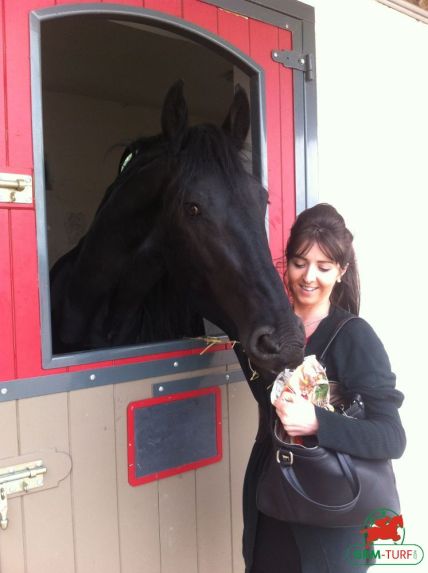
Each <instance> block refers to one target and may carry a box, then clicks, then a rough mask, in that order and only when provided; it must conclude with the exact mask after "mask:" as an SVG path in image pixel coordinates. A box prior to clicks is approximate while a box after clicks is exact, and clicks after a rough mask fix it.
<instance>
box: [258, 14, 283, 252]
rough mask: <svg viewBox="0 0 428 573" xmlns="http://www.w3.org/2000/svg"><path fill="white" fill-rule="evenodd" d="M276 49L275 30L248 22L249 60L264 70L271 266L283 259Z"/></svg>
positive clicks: (271, 27) (276, 31) (279, 122)
mask: <svg viewBox="0 0 428 573" xmlns="http://www.w3.org/2000/svg"><path fill="white" fill-rule="evenodd" d="M275 49H278V30H277V29H276V28H274V27H273V26H269V25H267V24H263V23H262V22H256V21H255V20H250V50H251V56H252V57H253V58H254V59H255V60H256V61H257V62H258V63H259V64H260V65H261V66H262V67H263V68H264V70H265V82H266V86H265V87H266V114H267V115H266V131H267V155H268V190H269V201H270V205H269V231H270V235H269V244H270V248H271V251H272V256H273V259H274V262H275V263H276V262H277V261H282V258H283V256H284V249H283V239H282V229H283V218H284V213H283V206H282V189H281V168H280V166H281V146H282V140H281V113H280V108H279V104H280V100H279V68H280V66H278V64H277V63H276V62H274V61H273V60H272V56H271V52H272V50H275Z"/></svg>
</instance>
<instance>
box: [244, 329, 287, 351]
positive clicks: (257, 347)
mask: <svg viewBox="0 0 428 573" xmlns="http://www.w3.org/2000/svg"><path fill="white" fill-rule="evenodd" d="M249 350H250V353H251V354H253V355H254V356H256V357H260V358H262V357H263V356H266V355H267V354H278V353H279V352H280V350H281V345H280V344H279V343H278V342H277V341H276V340H275V338H274V337H273V331H272V329H270V328H258V329H257V330H256V331H255V332H254V333H253V335H252V337H251V339H250V344H249Z"/></svg>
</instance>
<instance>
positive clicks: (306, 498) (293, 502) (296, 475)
mask: <svg viewBox="0 0 428 573" xmlns="http://www.w3.org/2000/svg"><path fill="white" fill-rule="evenodd" d="M351 318H353V317H351ZM351 318H347V319H345V320H343V321H342V322H341V323H340V324H339V325H338V327H337V329H336V331H335V332H334V334H333V336H332V338H331V339H330V341H329V343H328V344H327V346H326V348H325V350H324V352H323V353H322V355H321V357H320V361H321V360H322V359H323V357H324V356H325V353H326V351H327V349H328V348H329V346H330V344H331V343H332V341H333V340H334V338H335V337H336V336H337V334H338V333H339V331H340V330H341V328H342V327H343V326H344V325H345V324H346V322H348V321H349V320H351ZM346 406H347V407H342V415H345V416H350V417H354V418H362V417H364V404H363V403H362V401H361V397H360V396H359V395H356V396H354V397H353V400H352V401H351V404H347V405H346ZM271 411H272V420H271V426H270V427H271V433H272V440H273V449H274V455H273V456H272V455H269V456H268V457H267V459H266V461H265V464H264V467H263V471H262V474H261V476H260V480H259V483H258V486H257V508H258V509H259V511H261V512H262V513H264V514H266V515H268V516H270V517H273V518H275V519H279V520H281V521H287V522H290V523H299V524H305V525H315V526H320V527H350V526H361V525H362V524H363V523H364V520H365V519H366V518H367V517H368V516H369V515H370V514H371V513H373V511H374V510H377V509H380V508H382V509H388V510H391V511H392V512H395V513H400V503H399V498H398V492H397V488H396V485H395V476H394V472H393V468H392V464H391V460H370V459H363V458H358V457H355V456H351V455H349V454H345V453H342V452H337V451H334V450H330V449H328V448H324V447H321V446H318V445H316V438H315V437H313V438H312V439H313V443H312V444H311V443H310V439H311V437H308V438H309V439H305V444H304V445H300V444H291V443H288V442H287V435H286V433H285V431H284V430H283V427H282V424H281V423H280V421H279V419H278V418H277V416H276V414H275V411H274V409H273V408H272V410H271ZM334 415H340V414H334Z"/></svg>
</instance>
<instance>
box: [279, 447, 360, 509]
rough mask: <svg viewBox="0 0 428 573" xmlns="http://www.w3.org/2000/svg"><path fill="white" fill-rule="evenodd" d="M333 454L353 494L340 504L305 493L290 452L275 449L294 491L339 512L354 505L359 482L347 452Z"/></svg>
mask: <svg viewBox="0 0 428 573" xmlns="http://www.w3.org/2000/svg"><path fill="white" fill-rule="evenodd" d="M290 454H291V456H290ZM335 455H336V458H337V461H338V462H339V465H340V467H341V470H342V474H343V477H344V478H345V479H346V480H347V481H348V483H349V485H350V487H351V490H352V493H353V496H354V497H353V498H352V499H351V500H350V501H348V502H347V503H344V504H342V505H327V504H325V503H321V502H319V501H316V500H315V499H312V498H311V497H309V496H308V495H307V493H306V492H305V491H304V489H303V487H302V485H301V483H300V481H299V478H298V477H297V475H296V472H295V471H294V469H293V462H292V460H293V454H292V452H290V451H287V450H285V449H282V448H280V449H279V450H278V451H277V462H278V463H279V465H280V466H281V470H282V474H283V476H284V478H285V479H286V480H287V481H288V483H289V484H290V486H291V487H292V488H293V489H294V490H295V491H296V493H298V494H299V495H300V496H301V497H303V498H304V499H305V500H306V501H309V502H310V503H311V504H313V505H314V506H316V507H318V508H319V509H323V510H327V511H334V512H338V513H340V512H345V511H350V510H351V509H352V508H353V507H355V505H356V503H357V501H358V499H359V497H360V494H361V482H360V479H359V477H358V474H357V471H356V469H355V467H354V464H353V463H352V459H351V457H350V456H349V455H348V454H344V453H341V452H335ZM290 458H291V459H290Z"/></svg>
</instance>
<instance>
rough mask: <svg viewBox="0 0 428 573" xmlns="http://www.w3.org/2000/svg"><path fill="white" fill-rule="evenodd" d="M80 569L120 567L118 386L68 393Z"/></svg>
mask: <svg viewBox="0 0 428 573" xmlns="http://www.w3.org/2000/svg"><path fill="white" fill-rule="evenodd" d="M69 417H70V454H71V457H72V460H73V470H72V474H71V484H72V504H73V523H74V539H75V560H76V570H77V571H82V572H89V571H90V572H91V573H118V571H120V559H119V531H118V509H117V480H116V458H115V454H116V452H115V435H114V433H115V421H114V408H113V387H112V386H102V387H100V388H94V389H91V390H81V391H75V392H72V393H70V395H69Z"/></svg>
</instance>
